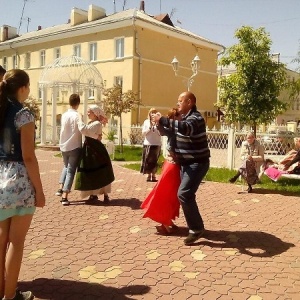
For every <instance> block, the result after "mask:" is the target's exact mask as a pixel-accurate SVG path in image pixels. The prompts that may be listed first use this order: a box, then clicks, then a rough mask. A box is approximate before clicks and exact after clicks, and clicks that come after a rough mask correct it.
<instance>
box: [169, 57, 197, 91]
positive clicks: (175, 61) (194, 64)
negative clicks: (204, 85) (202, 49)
mask: <svg viewBox="0 0 300 300" xmlns="http://www.w3.org/2000/svg"><path fill="white" fill-rule="evenodd" d="M171 64H172V68H173V71H174V73H175V76H178V77H182V78H184V81H186V83H187V89H188V91H189V90H190V88H191V86H192V84H193V82H194V77H195V76H196V75H197V74H198V71H199V69H200V58H199V56H198V55H196V56H195V57H194V58H193V60H192V62H191V69H192V72H193V74H192V75H191V76H190V77H185V76H182V75H179V74H178V70H179V61H178V59H177V58H176V56H174V58H173V60H172V62H171Z"/></svg>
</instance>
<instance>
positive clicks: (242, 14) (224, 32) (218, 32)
mask: <svg viewBox="0 0 300 300" xmlns="http://www.w3.org/2000/svg"><path fill="white" fill-rule="evenodd" d="M144 2H145V12H146V13H147V14H149V15H158V14H161V13H168V14H169V15H171V20H172V22H173V23H174V25H176V26H179V27H182V28H184V29H186V30H189V31H191V32H193V33H195V34H197V35H199V36H202V37H204V38H207V39H209V40H211V41H213V42H216V43H218V44H221V45H223V46H225V47H230V46H232V45H234V44H236V43H237V42H238V40H237V39H236V38H235V37H234V34H235V31H236V30H237V29H238V28H240V27H241V26H243V25H246V26H251V27H253V28H254V29H257V28H259V27H264V28H265V30H266V32H267V33H268V34H269V36H270V39H271V41H272V46H271V52H272V53H280V61H281V62H282V63H285V64H286V66H287V67H288V68H289V69H291V70H295V68H297V67H299V64H296V63H292V62H291V61H292V60H293V59H294V58H296V57H297V56H298V54H297V53H298V51H299V50H300V0H144ZM124 3H125V6H124ZM90 4H94V5H97V6H100V7H102V8H104V9H105V10H106V14H112V13H114V12H115V11H116V12H119V11H122V10H123V6H124V8H125V9H130V8H139V7H140V0H125V1H124V0H0V7H1V15H0V26H2V25H4V24H5V25H10V26H13V27H16V28H17V30H18V32H19V33H20V34H22V33H25V32H27V31H34V30H37V28H38V26H39V25H40V26H42V28H46V27H50V26H54V25H59V24H64V23H66V22H67V21H68V19H69V18H70V13H71V9H72V8H73V7H77V8H81V9H84V10H88V6H89V5H90ZM173 55H176V53H172V56H173Z"/></svg>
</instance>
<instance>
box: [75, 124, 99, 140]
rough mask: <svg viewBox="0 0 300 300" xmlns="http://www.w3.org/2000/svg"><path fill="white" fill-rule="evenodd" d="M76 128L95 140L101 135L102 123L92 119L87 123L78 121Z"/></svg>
mask: <svg viewBox="0 0 300 300" xmlns="http://www.w3.org/2000/svg"><path fill="white" fill-rule="evenodd" d="M78 129H79V131H80V132H81V133H82V134H83V135H85V136H88V137H90V138H93V139H95V140H97V139H99V136H102V124H101V123H100V122H99V121H92V122H90V123H88V124H84V123H83V122H82V121H78Z"/></svg>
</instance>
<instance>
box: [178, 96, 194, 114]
mask: <svg viewBox="0 0 300 300" xmlns="http://www.w3.org/2000/svg"><path fill="white" fill-rule="evenodd" d="M195 105H196V96H195V95H194V94H193V93H191V92H183V93H181V94H180V95H179V97H178V102H177V106H178V111H179V113H181V114H187V113H188V112H189V111H190V110H191V109H192V108H193V107H194V106H195Z"/></svg>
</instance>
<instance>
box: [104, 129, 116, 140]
mask: <svg viewBox="0 0 300 300" xmlns="http://www.w3.org/2000/svg"><path fill="white" fill-rule="evenodd" d="M115 135H116V131H115V130H110V131H109V132H108V133H107V134H106V138H107V139H108V140H109V141H111V142H114V141H115V139H116V138H115Z"/></svg>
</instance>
